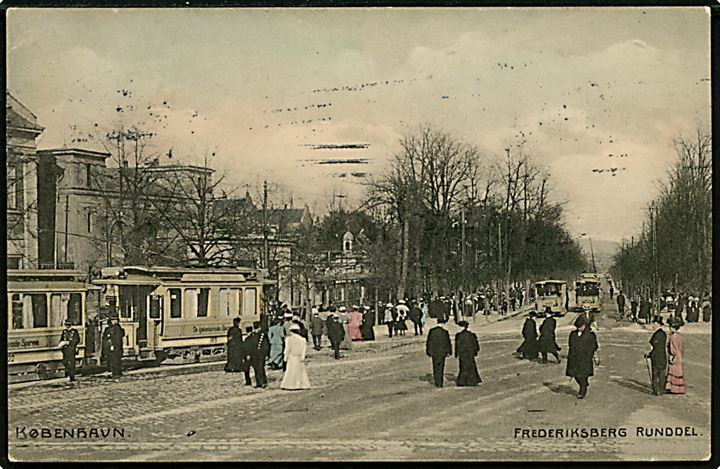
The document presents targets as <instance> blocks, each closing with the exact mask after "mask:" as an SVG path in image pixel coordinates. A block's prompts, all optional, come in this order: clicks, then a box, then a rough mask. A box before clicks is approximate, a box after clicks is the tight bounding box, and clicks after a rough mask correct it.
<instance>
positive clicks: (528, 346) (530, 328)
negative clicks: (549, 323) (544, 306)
mask: <svg viewBox="0 0 720 469" xmlns="http://www.w3.org/2000/svg"><path fill="white" fill-rule="evenodd" d="M535 316H536V313H535V311H530V312H529V313H528V315H527V318H526V319H525V323H524V324H523V328H522V336H523V341H522V343H521V344H520V347H518V348H517V350H516V352H517V353H518V354H519V355H520V356H522V358H525V359H527V360H533V359H535V358H537V356H538V343H537V337H538V336H537V324H536V323H535Z"/></svg>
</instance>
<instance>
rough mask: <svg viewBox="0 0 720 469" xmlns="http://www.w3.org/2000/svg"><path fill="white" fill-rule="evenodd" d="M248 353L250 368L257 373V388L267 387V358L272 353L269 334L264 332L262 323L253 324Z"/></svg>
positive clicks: (248, 340)
mask: <svg viewBox="0 0 720 469" xmlns="http://www.w3.org/2000/svg"><path fill="white" fill-rule="evenodd" d="M247 352H248V355H249V356H250V366H252V369H253V371H254V372H255V387H256V388H265V387H267V376H266V375H265V358H267V355H268V353H269V352H270V341H269V340H268V338H267V334H265V332H263V331H262V329H261V327H260V321H255V322H253V331H252V334H250V336H249V337H248V338H247Z"/></svg>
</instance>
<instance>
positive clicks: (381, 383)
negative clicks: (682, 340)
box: [9, 307, 711, 461]
mask: <svg viewBox="0 0 720 469" xmlns="http://www.w3.org/2000/svg"><path fill="white" fill-rule="evenodd" d="M573 317H574V314H570V315H568V316H567V317H566V318H564V319H561V320H560V321H559V324H558V333H557V336H558V343H559V344H560V346H561V347H563V351H562V352H561V355H562V357H563V363H562V364H559V365H557V364H552V363H549V364H540V363H536V362H529V361H525V360H519V359H516V358H514V357H513V356H512V352H513V351H514V350H515V348H516V347H517V346H518V344H519V342H520V338H519V331H520V329H521V324H522V318H521V317H517V318H513V319H509V320H507V321H502V322H496V323H493V324H483V320H482V318H480V321H479V322H478V323H477V324H476V325H474V326H472V327H471V329H474V330H476V331H477V332H478V335H479V337H480V340H481V352H480V356H479V358H478V368H479V370H480V374H481V376H482V378H483V383H482V384H481V385H480V386H478V387H474V388H458V387H456V386H455V385H454V379H455V376H456V373H457V362H456V361H455V360H448V363H447V367H446V387H444V388H442V389H437V388H435V387H434V386H432V384H431V382H432V377H431V367H430V363H429V359H428V358H427V357H425V355H424V337H414V336H412V335H409V336H406V337H400V338H393V339H392V340H389V339H388V338H387V337H381V338H380V340H378V341H377V342H375V343H362V344H357V343H356V344H355V347H354V350H352V351H349V352H346V354H345V357H344V358H343V359H342V360H339V361H335V360H333V359H332V358H331V356H330V355H331V351H329V350H328V349H327V348H325V349H323V350H321V351H320V352H315V351H314V350H313V351H311V353H310V354H309V358H308V369H309V374H310V379H311V381H312V383H313V388H312V389H311V390H309V391H283V390H280V389H279V382H280V379H281V378H282V376H281V373H280V372H277V371H270V372H269V373H268V375H269V381H270V384H269V388H267V389H265V390H258V389H255V388H250V387H247V386H243V384H242V383H243V378H242V376H239V375H237V374H225V373H223V372H222V371H221V370H220V367H219V366H211V367H210V368H208V367H200V368H197V369H196V370H195V372H192V373H190V374H178V373H146V374H142V373H141V374H137V375H129V376H126V377H124V378H123V379H122V380H121V381H120V382H117V383H116V382H112V381H110V380H107V379H106V378H102V377H96V378H85V379H83V380H82V381H81V382H80V383H79V385H78V386H76V387H73V388H66V387H65V385H64V384H53V385H44V386H29V387H23V388H17V389H11V390H10V393H9V406H10V411H9V442H10V454H11V455H12V456H13V457H15V458H17V459H19V460H44V459H53V460H55V459H61V460H68V461H85V460H88V461H91V460H105V461H110V460H112V461H115V460H129V461H167V460H197V459H203V460H243V461H251V460H328V459H330V460H349V459H360V460H383V459H390V460H419V459H423V460H424V459H429V460H433V459H434V460H478V459H480V460H506V459H513V460H578V459H583V460H585V459H587V460H597V459H650V458H653V459H699V458H702V457H704V456H706V455H707V454H708V453H709V439H710V436H709V431H710V423H709V420H710V349H711V342H710V327H709V324H702V323H701V324H693V325H689V326H687V327H686V328H685V329H684V330H683V332H684V333H685V337H686V354H685V355H686V359H685V375H686V381H687V382H688V395H687V396H684V397H681V396H669V395H668V396H660V397H654V396H651V395H650V394H649V388H648V381H649V380H648V375H647V369H646V367H645V363H644V360H643V357H642V355H643V353H644V352H645V351H646V350H647V349H648V344H647V341H648V340H649V337H650V334H651V331H650V330H649V329H646V328H645V327H644V326H640V325H637V324H629V323H627V322H617V320H616V313H615V310H614V308H612V307H608V308H606V311H605V314H603V316H602V317H601V319H600V320H599V324H598V326H599V329H598V331H597V335H598V339H599V342H600V348H601V349H600V352H599V356H600V360H601V365H600V367H598V368H597V369H596V376H595V377H594V378H592V379H591V385H590V390H589V394H588V397H587V398H586V399H585V400H578V399H576V397H575V393H576V391H577V390H576V385H575V383H574V382H571V381H569V380H568V378H566V377H565V376H564V372H565V363H564V358H565V355H564V354H565V353H566V347H567V336H568V334H569V332H570V330H571V329H572V326H571V325H570V323H571V321H572V319H573ZM378 333H379V334H380V335H383V332H382V329H381V328H378ZM189 371H193V369H192V368H190V369H189ZM667 426H671V427H673V428H674V427H683V429H684V427H691V429H690V430H689V431H690V432H693V431H694V433H695V434H696V435H697V436H674V437H653V438H646V437H638V436H636V428H637V427H643V428H644V427H667ZM16 427H18V428H21V429H23V428H24V431H25V433H24V434H23V433H22V432H21V434H20V435H18V434H17V429H16ZM79 427H82V428H84V429H86V431H89V430H88V429H89V428H98V429H104V428H111V427H118V428H122V429H124V432H125V433H124V437H116V438H113V437H112V436H109V437H106V438H102V437H101V438H92V439H85V438H77V437H76V438H73V439H69V438H54V437H53V438H31V437H30V436H29V432H30V431H31V429H42V428H47V429H50V431H52V432H54V431H55V430H54V429H55V428H69V429H77V428H79ZM558 428H562V429H576V428H587V429H588V431H590V430H589V429H591V428H598V429H600V428H613V429H616V432H620V431H621V430H620V429H623V428H624V429H626V431H627V435H626V436H624V437H623V436H619V437H596V438H593V437H589V438H581V437H578V436H571V437H563V438H519V437H516V429H520V430H519V432H520V433H519V434H518V436H521V435H522V429H528V430H533V429H534V430H536V431H537V430H539V429H543V430H547V429H558ZM39 431H41V430H39ZM98 431H99V430H98ZM683 431H685V430H683ZM23 436H27V437H26V438H22V437H23Z"/></svg>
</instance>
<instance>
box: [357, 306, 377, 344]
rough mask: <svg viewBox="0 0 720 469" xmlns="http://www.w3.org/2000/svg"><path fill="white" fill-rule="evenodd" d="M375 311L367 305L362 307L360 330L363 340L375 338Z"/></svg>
mask: <svg viewBox="0 0 720 469" xmlns="http://www.w3.org/2000/svg"><path fill="white" fill-rule="evenodd" d="M374 325H375V311H373V310H371V309H370V307H369V306H364V307H363V317H362V323H361V324H360V332H361V333H362V338H363V340H375V330H374V329H373V326H374Z"/></svg>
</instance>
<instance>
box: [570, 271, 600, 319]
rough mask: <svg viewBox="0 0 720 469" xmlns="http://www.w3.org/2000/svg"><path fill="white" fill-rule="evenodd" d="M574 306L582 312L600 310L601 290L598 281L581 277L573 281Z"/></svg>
mask: <svg viewBox="0 0 720 469" xmlns="http://www.w3.org/2000/svg"><path fill="white" fill-rule="evenodd" d="M575 306H576V309H577V310H582V311H584V312H586V313H587V312H590V311H592V312H598V311H600V310H601V309H602V288H601V286H600V280H595V279H594V278H591V277H585V278H583V277H581V278H580V279H578V280H577V281H575Z"/></svg>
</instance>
